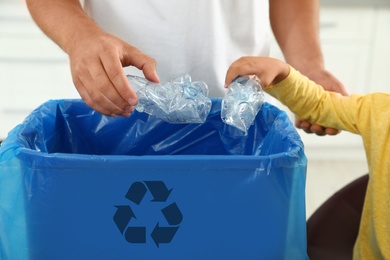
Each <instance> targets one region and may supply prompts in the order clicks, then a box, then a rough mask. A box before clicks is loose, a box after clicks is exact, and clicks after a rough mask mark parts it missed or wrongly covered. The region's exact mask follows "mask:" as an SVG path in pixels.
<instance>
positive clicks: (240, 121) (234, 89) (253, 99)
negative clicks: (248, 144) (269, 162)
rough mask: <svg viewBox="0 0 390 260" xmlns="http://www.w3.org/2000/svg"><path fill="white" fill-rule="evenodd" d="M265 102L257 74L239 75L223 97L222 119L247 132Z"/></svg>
mask: <svg viewBox="0 0 390 260" xmlns="http://www.w3.org/2000/svg"><path fill="white" fill-rule="evenodd" d="M263 102H264V93H263V90H262V88H261V86H260V84H259V83H258V82H257V81H256V78H255V76H242V77H238V78H236V79H235V80H234V81H233V82H232V83H231V84H230V85H229V87H228V91H227V92H226V95H225V97H224V98H223V99H222V108H221V118H222V121H223V122H225V123H226V124H228V125H232V126H234V127H236V128H238V129H240V130H241V131H243V132H244V133H245V134H246V133H247V131H248V129H249V128H250V126H251V125H252V124H253V121H254V120H255V118H256V115H257V113H258V112H259V110H260V108H261V106H262V105H263Z"/></svg>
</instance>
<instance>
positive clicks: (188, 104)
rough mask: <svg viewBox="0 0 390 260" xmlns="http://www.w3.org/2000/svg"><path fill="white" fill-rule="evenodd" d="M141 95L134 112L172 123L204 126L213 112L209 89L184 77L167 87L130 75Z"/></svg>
mask: <svg viewBox="0 0 390 260" xmlns="http://www.w3.org/2000/svg"><path fill="white" fill-rule="evenodd" d="M127 79H128V80H129V82H130V85H131V86H132V87H133V88H134V90H135V92H136V93H137V96H138V104H137V105H136V106H135V109H136V110H137V111H139V112H145V113H147V114H149V115H152V116H155V117H157V118H160V119H162V120H164V121H166V122H169V123H172V124H189V123H204V122H205V121H206V118H207V116H208V114H209V112H210V109H211V104H212V102H211V99H210V98H209V97H208V87H207V85H206V83H204V82H202V81H195V82H192V81H191V76H190V75H188V74H182V75H180V76H178V77H176V78H174V79H173V80H171V81H170V82H167V83H165V84H158V83H153V82H150V81H148V80H146V79H145V78H142V77H138V76H132V75H127Z"/></svg>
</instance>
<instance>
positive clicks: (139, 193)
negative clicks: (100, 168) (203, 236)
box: [114, 181, 183, 247]
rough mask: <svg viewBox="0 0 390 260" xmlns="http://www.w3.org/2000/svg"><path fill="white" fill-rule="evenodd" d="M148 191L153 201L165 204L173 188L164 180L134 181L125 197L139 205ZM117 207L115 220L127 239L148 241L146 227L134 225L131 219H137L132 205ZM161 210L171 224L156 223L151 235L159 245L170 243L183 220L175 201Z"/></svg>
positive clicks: (130, 240) (141, 241)
mask: <svg viewBox="0 0 390 260" xmlns="http://www.w3.org/2000/svg"><path fill="white" fill-rule="evenodd" d="M148 191H149V192H150V193H151V195H152V197H153V199H152V200H151V203H162V204H164V205H165V204H166V201H167V199H168V197H169V195H170V193H171V191H172V189H170V190H168V188H167V187H166V186H165V183H164V182H162V181H144V182H134V183H133V184H132V185H131V186H130V188H129V190H128V192H127V194H126V196H125V198H127V199H128V200H130V201H131V202H133V203H134V204H136V205H137V207H138V206H140V204H141V202H142V200H143V198H144V196H145V195H146V193H147V192H148ZM115 207H116V208H117V210H116V213H115V215H114V222H115V224H116V226H117V227H118V229H119V231H120V232H121V234H122V235H123V236H124V237H125V239H126V241H127V242H129V243H146V236H147V230H146V227H145V226H132V223H131V222H132V221H131V220H132V219H137V216H136V214H135V213H134V211H133V209H132V208H131V207H130V205H120V206H115ZM161 212H162V214H163V215H164V218H165V219H166V221H167V223H168V224H169V226H160V223H159V222H157V224H156V225H155V227H154V229H153V231H152V232H151V234H150V236H151V237H152V239H153V241H154V243H155V244H156V246H157V247H159V245H160V244H162V243H170V242H171V241H172V239H173V237H174V236H175V234H176V232H177V230H178V229H179V224H180V223H181V221H182V220H183V215H182V213H181V211H180V209H179V207H178V206H177V204H176V203H175V202H174V203H171V204H169V205H168V206H165V207H162V209H161Z"/></svg>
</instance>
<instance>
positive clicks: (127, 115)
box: [122, 113, 131, 117]
mask: <svg viewBox="0 0 390 260" xmlns="http://www.w3.org/2000/svg"><path fill="white" fill-rule="evenodd" d="M130 115H131V113H123V114H122V116H123V117H129V116H130Z"/></svg>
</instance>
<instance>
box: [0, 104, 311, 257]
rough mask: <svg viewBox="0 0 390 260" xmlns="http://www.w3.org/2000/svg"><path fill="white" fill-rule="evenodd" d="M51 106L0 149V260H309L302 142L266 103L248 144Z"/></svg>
mask: <svg viewBox="0 0 390 260" xmlns="http://www.w3.org/2000/svg"><path fill="white" fill-rule="evenodd" d="M220 107H221V100H220V99H213V106H212V109H211V112H210V114H209V116H208V119H207V120H206V122H205V123H203V124H182V125H180V124H169V123H166V122H163V121H161V120H159V119H156V118H153V117H151V116H148V115H147V114H144V113H138V112H134V113H133V114H132V115H131V117H130V118H122V117H119V118H110V117H106V116H102V115H101V114H99V113H97V112H94V111H93V110H91V109H90V108H89V107H88V106H87V105H86V104H85V103H84V102H83V101H81V100H50V101H48V102H46V103H44V104H43V105H41V106H40V107H39V108H37V109H36V110H35V111H33V112H32V113H31V114H30V115H29V116H28V117H27V118H26V119H25V120H24V122H23V123H22V124H20V125H18V126H17V127H15V128H14V129H13V130H12V131H11V132H10V133H9V135H8V137H7V138H6V139H5V140H4V142H3V143H2V145H1V147H0V258H1V259H4V260H7V259H11V260H12V259H28V260H38V259H39V260H42V259H57V260H58V259H307V254H306V216H305V175H306V166H307V161H306V157H305V154H304V149H303V144H302V142H301V140H300V137H299V135H298V133H297V132H296V130H295V128H294V126H293V125H292V123H291V122H290V120H289V119H288V117H287V115H286V114H285V113H284V112H283V111H281V110H279V109H278V108H276V107H274V106H272V105H270V104H267V103H265V104H264V105H263V107H262V109H261V111H260V112H259V114H258V116H257V117H256V120H255V122H254V124H253V125H252V127H251V128H250V129H249V131H248V134H247V135H243V134H242V133H241V132H240V131H239V130H237V129H235V128H233V127H231V126H229V125H226V124H224V123H223V122H222V120H221V117H220Z"/></svg>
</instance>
